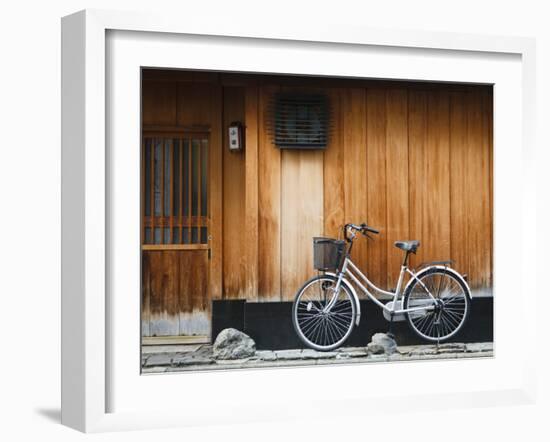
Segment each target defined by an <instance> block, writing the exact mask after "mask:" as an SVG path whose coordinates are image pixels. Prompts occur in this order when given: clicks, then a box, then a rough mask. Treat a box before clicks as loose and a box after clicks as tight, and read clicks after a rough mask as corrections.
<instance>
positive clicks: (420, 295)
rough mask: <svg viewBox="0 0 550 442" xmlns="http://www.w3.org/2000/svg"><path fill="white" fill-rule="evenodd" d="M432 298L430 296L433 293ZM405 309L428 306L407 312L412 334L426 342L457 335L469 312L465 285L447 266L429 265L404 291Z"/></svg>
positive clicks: (468, 298)
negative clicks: (428, 308) (444, 267)
mask: <svg viewBox="0 0 550 442" xmlns="http://www.w3.org/2000/svg"><path fill="white" fill-rule="evenodd" d="M428 291H429V293H431V295H432V296H433V297H434V298H435V301H434V300H433V299H432V296H430V294H429V293H428ZM403 305H404V308H405V309H408V308H419V307H430V310H417V311H412V312H408V313H407V314H406V315H407V320H408V322H409V325H410V327H411V328H412V329H413V330H414V331H415V333H416V334H417V335H418V336H420V337H421V338H423V339H426V340H428V341H445V340H447V339H450V338H451V337H453V336H454V335H456V334H457V333H458V332H459V331H460V329H461V328H462V327H463V326H464V324H465V323H466V320H467V318H468V315H469V313H470V296H469V295H468V287H467V286H466V285H465V283H464V281H462V280H461V279H460V278H459V277H458V276H456V275H455V274H454V273H453V272H450V271H449V270H447V269H443V268H439V267H432V268H430V269H428V270H426V271H424V272H421V274H420V275H419V276H418V279H417V280H414V282H413V283H412V284H411V285H410V286H409V287H407V290H406V292H405V294H404V301H403Z"/></svg>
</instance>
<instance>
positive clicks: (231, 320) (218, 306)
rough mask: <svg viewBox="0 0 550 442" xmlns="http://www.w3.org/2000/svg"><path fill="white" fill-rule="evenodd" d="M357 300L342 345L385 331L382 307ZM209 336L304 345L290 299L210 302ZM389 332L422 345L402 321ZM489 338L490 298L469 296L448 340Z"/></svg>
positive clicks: (262, 345)
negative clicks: (355, 318)
mask: <svg viewBox="0 0 550 442" xmlns="http://www.w3.org/2000/svg"><path fill="white" fill-rule="evenodd" d="M360 302H361V322H360V323H359V326H357V327H355V328H354V330H353V332H352V333H351V335H350V337H349V338H348V340H347V341H346V342H345V344H344V346H353V347H361V346H365V345H367V344H368V343H369V342H370V340H371V337H372V335H373V334H375V333H378V332H387V331H388V330H389V322H388V321H386V320H385V319H384V316H383V313H382V310H381V309H380V308H379V307H378V306H377V305H376V304H374V303H373V302H372V301H369V300H362V301H360ZM212 312H213V313H212V339H215V337H216V336H217V334H218V333H219V332H220V331H221V330H223V329H224V328H228V327H233V328H236V329H238V330H241V331H244V332H245V333H246V334H247V335H249V336H250V337H251V338H252V339H254V341H255V342H256V348H257V349H258V350H283V349H289V348H304V345H303V344H302V342H301V341H300V340H299V338H298V336H297V335H296V332H295V331H294V326H293V325H292V302H245V301H243V300H235V301H214V302H213V309H212ZM393 333H394V334H395V339H396V341H397V344H398V345H415V344H425V343H427V342H426V341H424V340H422V339H421V338H419V337H418V336H416V334H415V333H414V332H413V331H412V330H411V329H410V328H409V326H408V324H407V323H406V322H395V323H394V325H393ZM492 340H493V298H492V297H477V298H474V299H473V302H472V311H471V313H470V317H469V319H468V322H467V323H466V324H465V326H464V327H463V328H462V330H461V331H460V332H459V333H458V334H457V335H456V336H454V337H453V338H452V339H451V340H449V341H448V342H491V341H492Z"/></svg>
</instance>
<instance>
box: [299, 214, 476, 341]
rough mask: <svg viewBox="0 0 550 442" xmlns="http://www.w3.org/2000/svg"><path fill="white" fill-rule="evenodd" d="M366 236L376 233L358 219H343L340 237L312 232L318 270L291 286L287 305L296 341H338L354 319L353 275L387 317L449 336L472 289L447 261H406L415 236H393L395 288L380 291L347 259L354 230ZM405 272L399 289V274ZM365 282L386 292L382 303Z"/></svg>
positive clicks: (422, 332)
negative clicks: (413, 264)
mask: <svg viewBox="0 0 550 442" xmlns="http://www.w3.org/2000/svg"><path fill="white" fill-rule="evenodd" d="M359 232H360V233H362V234H363V235H364V236H366V237H368V238H371V239H372V237H371V236H370V235H369V233H372V234H378V233H380V232H379V231H378V230H377V229H374V228H372V227H369V226H368V225H367V224H365V223H363V224H361V225H357V224H346V225H345V226H344V227H343V234H344V235H343V236H344V238H345V240H341V239H333V238H320V237H316V238H313V261H314V267H315V268H316V269H317V270H318V271H319V272H323V273H321V274H319V275H317V276H315V277H313V278H311V279H310V280H308V281H307V282H306V283H305V284H304V285H303V286H302V287H301V288H300V290H299V291H298V292H297V294H296V297H295V300H294V304H293V307H292V320H293V321H292V322H293V324H294V328H295V330H296V333H297V334H298V336H299V338H300V339H301V341H302V342H303V343H304V344H305V345H307V346H308V347H310V348H313V349H315V350H320V351H329V350H333V349H335V348H337V347H339V346H340V345H342V344H343V343H344V342H345V341H346V339H348V337H349V335H350V334H351V332H352V330H353V327H354V326H357V325H359V320H360V318H361V307H360V303H359V297H358V295H357V292H356V290H355V288H354V286H353V285H352V284H351V281H353V282H354V283H355V284H356V285H357V287H359V289H360V290H361V291H362V292H363V293H365V294H366V295H367V296H368V297H369V298H370V299H371V300H372V301H373V302H374V303H376V304H377V305H378V306H379V307H380V308H382V309H383V313H384V317H385V319H386V320H389V321H390V333H391V327H392V324H393V322H394V321H397V320H407V322H408V323H409V326H410V327H411V328H412V330H413V331H414V332H415V333H416V334H417V335H418V336H420V337H421V338H423V339H425V340H427V341H432V342H434V341H436V342H440V341H445V340H447V339H450V338H451V337H453V336H454V335H456V333H458V332H459V330H460V329H461V328H462V327H463V326H464V324H465V323H466V320H467V318H468V315H469V313H470V304H471V299H472V294H471V291H470V288H469V286H468V283H467V282H466V278H465V277H464V276H463V275H461V274H460V273H458V272H457V271H456V270H454V269H452V268H451V263H452V261H437V262H431V263H427V264H422V265H421V266H419V268H418V269H414V270H413V269H410V268H409V266H408V261H409V255H410V254H411V253H414V254H416V251H417V249H418V247H419V246H420V242H419V241H396V242H395V243H394V245H395V246H396V247H397V248H399V249H401V250H403V251H404V252H405V257H404V259H403V264H402V265H401V270H400V272H399V277H398V280H397V287H396V289H395V291H386V290H383V289H381V288H380V287H377V286H376V285H375V284H374V283H372V282H371V281H370V280H369V279H368V278H367V276H366V275H364V274H363V273H362V272H361V271H360V270H359V268H358V267H357V266H356V265H355V264H354V263H353V261H352V260H351V257H350V256H351V250H352V248H353V242H354V240H355V238H356V235H357V233H359ZM406 274H408V275H409V276H410V280H409V281H408V282H407V284H406V286H405V288H404V289H403V295H402V296H401V299H400V294H401V286H402V285H403V281H404V278H405V275H406ZM367 287H370V288H371V289H373V290H374V291H376V292H378V293H382V294H385V295H388V296H391V297H392V300H391V301H390V302H388V303H387V304H384V303H383V302H381V301H380V300H379V299H377V298H376V297H375V296H374V295H373V294H372V293H371V292H370V291H369V290H368V288H367Z"/></svg>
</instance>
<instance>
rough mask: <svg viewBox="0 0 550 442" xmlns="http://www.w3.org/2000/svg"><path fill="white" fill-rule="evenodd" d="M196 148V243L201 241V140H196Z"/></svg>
mask: <svg viewBox="0 0 550 442" xmlns="http://www.w3.org/2000/svg"><path fill="white" fill-rule="evenodd" d="M198 143H199V144H198V149H197V157H198V158H197V170H196V171H195V174H196V177H197V222H196V223H195V226H196V229H197V243H200V242H201V226H202V222H201V219H202V217H201V214H202V212H201V187H202V181H201V175H202V166H201V161H202V155H201V149H202V145H201V143H202V141H200V140H199V141H198Z"/></svg>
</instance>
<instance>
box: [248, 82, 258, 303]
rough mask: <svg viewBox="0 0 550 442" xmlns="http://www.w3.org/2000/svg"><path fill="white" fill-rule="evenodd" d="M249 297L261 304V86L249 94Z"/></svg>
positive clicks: (255, 85) (255, 86) (249, 90)
mask: <svg viewBox="0 0 550 442" xmlns="http://www.w3.org/2000/svg"><path fill="white" fill-rule="evenodd" d="M245 123H246V137H245V139H246V146H245V149H246V150H245V233H246V241H245V264H246V272H245V287H246V289H245V297H246V299H247V300H249V301H257V300H258V247H259V244H258V241H259V232H258V228H259V224H258V126H259V124H258V85H257V84H256V83H255V82H254V83H252V82H251V83H250V84H248V85H247V86H246V91H245Z"/></svg>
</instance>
